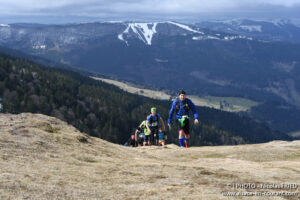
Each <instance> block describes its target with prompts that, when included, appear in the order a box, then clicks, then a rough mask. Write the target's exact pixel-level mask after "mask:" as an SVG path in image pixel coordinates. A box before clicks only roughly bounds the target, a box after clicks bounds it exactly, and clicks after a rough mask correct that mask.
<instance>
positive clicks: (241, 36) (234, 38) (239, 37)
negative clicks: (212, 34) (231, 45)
mask: <svg viewBox="0 0 300 200" xmlns="http://www.w3.org/2000/svg"><path fill="white" fill-rule="evenodd" d="M236 39H247V40H253V38H251V37H247V36H243V35H236V36H225V37H224V40H236Z"/></svg>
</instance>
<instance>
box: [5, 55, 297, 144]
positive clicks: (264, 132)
mask: <svg viewBox="0 0 300 200" xmlns="http://www.w3.org/2000/svg"><path fill="white" fill-rule="evenodd" d="M0 97H2V102H1V103H2V104H3V109H2V110H1V111H2V112H9V113H22V112H32V113H43V114H47V115H51V116H55V117H57V118H59V119H61V120H64V121H67V122H69V123H70V124H72V125H74V126H75V127H77V128H78V129H79V130H80V131H83V132H86V133H88V134H89V135H92V136H97V137H100V138H102V139H106V140H108V141H111V142H115V143H124V142H125V141H126V140H127V139H128V138H129V136H130V134H131V133H133V132H134V131H135V128H136V127H137V126H138V125H139V123H140V122H141V121H142V120H144V119H145V117H146V116H147V115H148V114H149V110H150V108H151V107H153V106H155V107H157V108H158V110H159V113H160V114H161V116H162V117H163V119H164V120H166V119H167V118H168V112H169V109H170V105H171V102H169V101H158V100H153V99H150V98H145V97H141V96H138V95H133V94H129V93H126V92H124V91H122V90H120V89H118V88H117V87H114V86H111V85H108V84H105V83H103V82H100V81H96V80H93V79H91V78H89V77H86V76H82V75H80V74H77V73H75V72H71V71H66V70H58V69H53V68H47V67H44V66H41V65H38V64H36V63H32V62H28V61H26V60H20V59H15V58H11V57H8V56H5V55H3V56H1V55H0ZM198 112H199V114H200V117H199V119H200V121H201V123H200V125H199V126H192V127H193V128H192V129H191V134H192V136H191V137H192V145H202V144H218V145H222V144H241V143H257V142H266V141H271V140H274V139H282V140H290V139H291V138H290V137H288V136H287V135H286V134H284V133H282V132H279V131H274V130H272V129H270V128H269V127H268V126H266V125H264V124H260V123H257V122H255V121H254V120H252V119H250V118H248V117H242V116H239V115H236V114H233V113H227V112H222V111H218V110H214V109H210V108H205V107H199V108H198ZM177 138H178V133H177V132H176V130H175V129H172V131H171V132H170V133H169V142H177V140H178V139H177Z"/></svg>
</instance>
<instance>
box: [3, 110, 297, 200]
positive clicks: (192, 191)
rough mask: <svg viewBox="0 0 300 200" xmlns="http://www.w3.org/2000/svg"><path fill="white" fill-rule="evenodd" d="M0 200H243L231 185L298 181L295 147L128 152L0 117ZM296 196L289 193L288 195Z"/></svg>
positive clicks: (30, 121)
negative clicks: (227, 194)
mask: <svg viewBox="0 0 300 200" xmlns="http://www.w3.org/2000/svg"><path fill="white" fill-rule="evenodd" d="M0 130H1V134H0V147H1V151H0V171H1V174H0V177H1V179H0V199H80V200H81V199H206V200H216V199H246V198H245V197H226V196H224V193H227V192H278V191H285V192H290V193H291V195H290V196H262V197H258V196H253V197H247V199H262V200H274V199H277V200H283V199H290V200H293V199H298V197H299V196H298V195H297V193H299V192H300V190H299V187H298V188H296V189H287V188H283V189H276V190H275V189H261V188H256V189H240V188H237V189H234V188H233V187H232V185H230V184H243V183H254V184H256V185H257V186H259V185H260V184H266V185H271V184H278V185H281V184H283V183H294V184H297V185H299V184H300V173H299V172H300V171H299V169H300V159H299V158H300V142H299V141H293V142H283V141H276V142H271V143H264V144H254V145H241V146H219V147H192V148H190V149H180V148H178V147H177V146H175V145H168V146H167V147H166V148H158V147H150V148H149V147H142V148H128V147H123V146H120V145H116V144H112V143H109V142H106V141H104V140H101V139H98V138H95V137H89V136H88V135H86V134H82V133H80V132H79V131H78V130H76V129H75V128H74V127H72V126H69V125H67V123H65V122H62V121H60V120H58V119H56V118H53V117H47V116H44V115H33V114H28V113H26V114H20V115H10V114H0ZM292 194H294V195H292Z"/></svg>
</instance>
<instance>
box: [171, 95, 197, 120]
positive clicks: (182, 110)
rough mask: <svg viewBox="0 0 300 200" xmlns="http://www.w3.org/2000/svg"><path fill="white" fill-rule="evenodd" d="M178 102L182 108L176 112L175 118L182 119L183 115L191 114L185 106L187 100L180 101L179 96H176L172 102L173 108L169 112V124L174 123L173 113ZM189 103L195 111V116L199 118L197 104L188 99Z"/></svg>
mask: <svg viewBox="0 0 300 200" xmlns="http://www.w3.org/2000/svg"><path fill="white" fill-rule="evenodd" d="M177 102H179V106H180V108H179V110H178V112H177V113H175V119H180V118H181V117H182V116H183V115H189V112H188V110H187V109H186V107H185V101H180V100H179V99H178V98H176V99H175V100H174V101H173V103H172V107H171V110H170V113H169V119H168V124H172V118H173V113H174V111H175V108H176V104H177ZM187 103H188V105H189V108H190V110H192V111H193V113H194V118H195V119H197V118H198V113H197V110H196V106H195V104H194V103H193V102H192V101H191V100H190V99H187Z"/></svg>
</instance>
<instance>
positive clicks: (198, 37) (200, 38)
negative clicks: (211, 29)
mask: <svg viewBox="0 0 300 200" xmlns="http://www.w3.org/2000/svg"><path fill="white" fill-rule="evenodd" d="M192 39H193V40H220V38H218V37H215V36H211V35H208V36H202V35H200V36H194V37H193V38H192Z"/></svg>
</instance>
